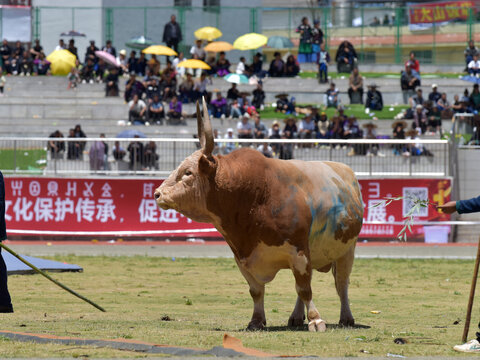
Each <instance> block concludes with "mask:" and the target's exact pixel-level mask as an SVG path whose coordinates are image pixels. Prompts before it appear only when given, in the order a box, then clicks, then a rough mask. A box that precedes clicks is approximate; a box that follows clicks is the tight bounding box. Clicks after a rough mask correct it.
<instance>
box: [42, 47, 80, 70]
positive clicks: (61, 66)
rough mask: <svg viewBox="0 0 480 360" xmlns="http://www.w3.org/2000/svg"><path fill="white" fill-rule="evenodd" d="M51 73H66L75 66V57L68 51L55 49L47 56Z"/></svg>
mask: <svg viewBox="0 0 480 360" xmlns="http://www.w3.org/2000/svg"><path fill="white" fill-rule="evenodd" d="M47 60H48V61H50V69H52V74H53V75H67V74H68V73H69V72H70V70H72V67H74V66H75V60H76V57H75V55H73V54H72V53H71V52H70V51H68V50H65V49H62V50H55V51H53V52H51V53H50V54H49V55H48V56H47Z"/></svg>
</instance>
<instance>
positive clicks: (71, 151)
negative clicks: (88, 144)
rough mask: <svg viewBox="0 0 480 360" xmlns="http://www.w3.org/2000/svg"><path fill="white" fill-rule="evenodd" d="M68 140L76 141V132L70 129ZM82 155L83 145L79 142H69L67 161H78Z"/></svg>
mask: <svg viewBox="0 0 480 360" xmlns="http://www.w3.org/2000/svg"><path fill="white" fill-rule="evenodd" d="M68 138H69V139H75V130H74V129H70V130H69V131H68ZM80 155H81V144H80V143H79V142H78V141H69V142H68V143H67V159H68V160H78V159H79V158H80Z"/></svg>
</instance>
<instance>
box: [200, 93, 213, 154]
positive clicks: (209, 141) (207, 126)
mask: <svg viewBox="0 0 480 360" xmlns="http://www.w3.org/2000/svg"><path fill="white" fill-rule="evenodd" d="M202 103H203V128H202V130H203V135H204V141H205V144H204V145H202V149H203V153H204V154H205V155H206V156H207V157H210V156H211V155H212V151H213V148H214V147H215V143H214V142H215V140H214V138H213V130H212V123H211V122H210V117H209V116H208V109H207V105H206V102H205V98H204V97H203V96H202ZM197 109H198V108H197ZM197 111H198V110H197ZM197 117H198V115H197Z"/></svg>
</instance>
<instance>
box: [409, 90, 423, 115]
mask: <svg viewBox="0 0 480 360" xmlns="http://www.w3.org/2000/svg"><path fill="white" fill-rule="evenodd" d="M408 102H409V105H410V107H411V108H412V110H415V106H417V105H418V104H420V105H423V104H424V102H425V98H424V97H423V92H422V89H417V94H416V95H415V96H412V97H411V98H410V99H409V101H408ZM412 115H413V111H412Z"/></svg>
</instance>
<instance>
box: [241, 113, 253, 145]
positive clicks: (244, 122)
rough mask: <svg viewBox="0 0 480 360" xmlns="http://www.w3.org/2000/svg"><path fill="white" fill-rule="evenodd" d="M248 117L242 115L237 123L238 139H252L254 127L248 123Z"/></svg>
mask: <svg viewBox="0 0 480 360" xmlns="http://www.w3.org/2000/svg"><path fill="white" fill-rule="evenodd" d="M249 120H250V115H248V114H244V115H243V116H242V119H241V120H240V121H239V122H238V123H237V134H238V138H239V139H253V129H254V127H253V126H252V124H251V123H250V121H249Z"/></svg>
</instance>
